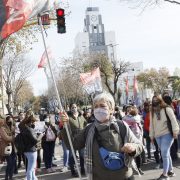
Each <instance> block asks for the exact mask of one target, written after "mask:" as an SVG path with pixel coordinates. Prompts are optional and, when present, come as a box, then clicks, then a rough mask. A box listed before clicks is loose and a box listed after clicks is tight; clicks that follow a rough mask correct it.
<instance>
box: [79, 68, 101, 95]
mask: <svg viewBox="0 0 180 180" xmlns="http://www.w3.org/2000/svg"><path fill="white" fill-rule="evenodd" d="M80 80H81V83H82V84H83V85H84V86H83V87H84V89H85V90H86V91H87V93H88V94H91V93H94V92H95V91H99V92H101V91H102V85H101V75H100V70H99V68H96V69H94V70H93V71H92V72H87V73H81V74H80Z"/></svg>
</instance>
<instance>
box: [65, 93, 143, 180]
mask: <svg viewBox="0 0 180 180" xmlns="http://www.w3.org/2000/svg"><path fill="white" fill-rule="evenodd" d="M114 107H115V102H114V99H113V97H112V96H111V95H110V94H109V93H101V94H98V95H97V96H96V97H95V98H94V99H93V110H94V117H95V119H94V122H93V123H91V124H89V125H88V126H87V127H86V128H85V129H84V130H81V131H80V132H79V133H78V134H77V135H76V136H75V137H74V138H73V142H74V147H75V148H77V149H80V148H84V147H85V164H86V173H87V175H88V179H90V180H91V179H93V180H102V179H103V180H110V179H122V180H132V179H134V177H133V172H132V166H133V159H134V157H135V156H137V155H139V154H140V153H141V152H142V150H143V145H142V143H141V142H140V141H139V140H138V139H137V138H136V137H135V136H134V134H133V133H132V131H130V129H129V127H128V125H127V124H125V123H123V122H122V121H117V120H116V119H115V118H114V117H113V116H112V114H113V113H114ZM62 119H63V121H64V122H67V121H69V119H68V117H67V116H66V114H64V115H63V116H62ZM119 123H120V124H119ZM105 149H106V150H105ZM102 150H103V151H104V150H105V151H106V152H107V151H109V152H113V154H114V155H117V156H118V157H120V156H121V157H122V159H121V160H120V159H119V160H120V161H119V160H118V162H117V161H116V160H115V161H116V162H117V164H118V166H116V167H112V166H111V165H110V166H111V167H109V165H107V163H106V158H103V151H102ZM110 154H111V153H110ZM110 154H109V155H108V159H109V160H108V162H111V157H110ZM120 162H121V163H120ZM107 166H108V167H107Z"/></svg>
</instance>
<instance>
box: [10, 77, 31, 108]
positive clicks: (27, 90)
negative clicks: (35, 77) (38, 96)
mask: <svg viewBox="0 0 180 180" xmlns="http://www.w3.org/2000/svg"><path fill="white" fill-rule="evenodd" d="M33 96H34V94H33V88H32V86H31V84H30V82H29V81H27V80H25V81H24V83H23V84H22V87H21V88H20V89H19V91H16V94H14V96H13V104H14V111H18V110H19V109H18V108H19V107H20V110H23V109H26V107H27V106H28V105H29V104H31V100H32V97H33Z"/></svg>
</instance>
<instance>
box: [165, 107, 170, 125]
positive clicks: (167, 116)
mask: <svg viewBox="0 0 180 180" xmlns="http://www.w3.org/2000/svg"><path fill="white" fill-rule="evenodd" d="M164 111H165V114H166V118H167V120H168V121H170V122H171V120H170V118H169V115H168V114H167V111H166V108H164Z"/></svg>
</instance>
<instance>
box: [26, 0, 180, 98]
mask: <svg viewBox="0 0 180 180" xmlns="http://www.w3.org/2000/svg"><path fill="white" fill-rule="evenodd" d="M63 1H64V2H65V3H66V2H68V3H69V6H70V7H69V8H68V9H67V10H66V13H67V12H71V13H70V15H69V16H66V31H67V32H66V33H65V34H58V33H57V29H56V26H51V28H50V29H49V30H47V34H48V37H46V42H47V46H50V47H51V49H52V53H53V56H54V59H55V60H53V62H52V63H57V64H60V62H61V59H62V58H63V57H72V51H73V49H74V39H75V36H76V34H77V33H78V32H83V28H84V18H85V11H86V8H87V7H99V11H100V14H101V15H102V22H103V24H104V26H105V31H115V36H116V43H117V44H118V46H116V51H117V56H118V58H120V59H122V60H125V61H130V62H138V61H142V62H143V65H144V69H147V68H151V67H154V68H159V67H167V68H168V69H169V70H170V72H171V73H172V72H173V70H174V68H175V67H180V21H179V18H180V6H179V5H174V4H171V3H166V2H164V3H162V4H161V5H159V6H156V7H148V8H146V9H145V10H144V11H143V12H142V9H141V8H134V7H133V4H127V3H122V2H120V0H76V1H75V0H63ZM130 1H131V0H130ZM37 37H38V39H39V41H38V43H36V44H34V45H33V50H32V51H31V52H30V57H32V58H33V61H34V62H35V64H36V65H38V63H39V61H40V58H41V55H42V53H43V51H44V47H43V42H42V37H41V34H39V35H38V34H37ZM29 80H30V82H31V83H32V85H33V89H34V93H35V95H40V94H42V93H44V92H45V91H46V90H47V81H46V76H45V74H44V72H43V69H38V68H37V67H36V68H35V72H34V73H33V74H32V76H31V77H30V78H29Z"/></svg>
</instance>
